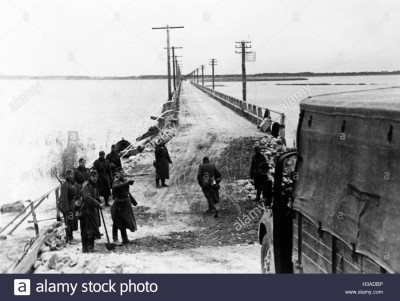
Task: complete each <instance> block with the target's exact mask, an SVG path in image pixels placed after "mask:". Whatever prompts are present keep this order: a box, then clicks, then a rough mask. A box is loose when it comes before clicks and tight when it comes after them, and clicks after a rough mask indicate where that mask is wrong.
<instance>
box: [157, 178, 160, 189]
mask: <svg viewBox="0 0 400 301" xmlns="http://www.w3.org/2000/svg"><path fill="white" fill-rule="evenodd" d="M156 187H157V188H161V185H160V179H156Z"/></svg>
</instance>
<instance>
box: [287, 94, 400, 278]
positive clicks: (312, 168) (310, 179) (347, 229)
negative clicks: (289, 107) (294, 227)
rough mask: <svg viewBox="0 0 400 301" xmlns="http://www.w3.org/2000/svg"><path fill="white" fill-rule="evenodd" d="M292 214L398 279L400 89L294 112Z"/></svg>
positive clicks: (341, 97) (323, 100)
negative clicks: (295, 157)
mask: <svg viewBox="0 0 400 301" xmlns="http://www.w3.org/2000/svg"><path fill="white" fill-rule="evenodd" d="M300 110H301V114H300V116H301V117H300V123H299V128H298V141H297V143H298V166H297V172H298V180H297V182H296V185H295V190H294V198H295V201H294V209H295V210H298V211H300V212H301V213H302V214H304V215H305V216H306V217H308V218H309V219H310V220H311V221H312V222H313V223H315V225H319V224H321V227H322V230H324V231H328V232H329V233H331V234H333V235H335V236H336V237H338V238H339V239H341V240H343V241H344V242H345V243H346V244H348V245H349V246H352V247H355V251H356V252H359V253H361V254H364V255H366V256H368V257H369V258H371V259H373V260H374V261H375V262H377V263H378V264H379V265H381V266H382V267H384V268H386V269H387V270H389V271H391V272H400V88H387V89H375V90H369V91H363V92H349V93H340V94H331V95H324V96H317V97H313V98H309V99H306V100H303V101H302V102H301V104H300Z"/></svg>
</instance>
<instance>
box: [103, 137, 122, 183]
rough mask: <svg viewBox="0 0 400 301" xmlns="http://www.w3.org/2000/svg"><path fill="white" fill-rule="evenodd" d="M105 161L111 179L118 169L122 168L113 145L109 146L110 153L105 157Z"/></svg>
mask: <svg viewBox="0 0 400 301" xmlns="http://www.w3.org/2000/svg"><path fill="white" fill-rule="evenodd" d="M106 160H108V162H110V165H111V173H112V179H113V178H114V174H115V171H116V170H117V168H118V167H122V164H121V159H120V157H119V155H118V153H117V151H116V147H115V144H113V145H111V152H110V153H109V154H108V155H107V156H106Z"/></svg>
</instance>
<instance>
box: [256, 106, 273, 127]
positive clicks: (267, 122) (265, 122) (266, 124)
mask: <svg viewBox="0 0 400 301" xmlns="http://www.w3.org/2000/svg"><path fill="white" fill-rule="evenodd" d="M271 123H272V119H271V113H270V112H269V110H268V109H266V110H265V113H264V117H263V120H262V121H261V123H260V125H259V126H258V127H259V128H260V129H261V131H262V132H270V131H271Z"/></svg>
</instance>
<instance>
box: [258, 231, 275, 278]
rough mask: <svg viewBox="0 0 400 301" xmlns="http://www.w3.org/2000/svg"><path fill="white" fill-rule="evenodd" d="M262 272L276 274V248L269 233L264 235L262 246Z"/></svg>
mask: <svg viewBox="0 0 400 301" xmlns="http://www.w3.org/2000/svg"><path fill="white" fill-rule="evenodd" d="M261 272H262V273H263V274H275V273H276V271H275V258H274V246H273V244H272V239H271V238H270V237H269V235H268V233H267V234H265V235H264V237H263V241H262V245H261Z"/></svg>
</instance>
